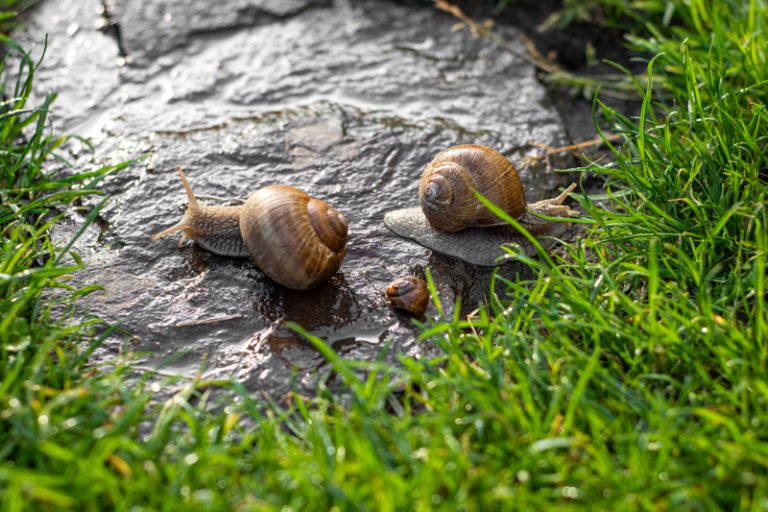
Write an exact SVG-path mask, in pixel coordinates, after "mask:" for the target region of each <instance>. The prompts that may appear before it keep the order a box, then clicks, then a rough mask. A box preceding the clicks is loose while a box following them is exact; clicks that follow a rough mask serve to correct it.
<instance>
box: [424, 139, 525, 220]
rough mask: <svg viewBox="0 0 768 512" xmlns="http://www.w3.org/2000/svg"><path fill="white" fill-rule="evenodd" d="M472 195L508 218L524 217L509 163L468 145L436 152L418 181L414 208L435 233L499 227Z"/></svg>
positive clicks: (495, 153) (519, 191) (518, 187)
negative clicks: (425, 219)
mask: <svg viewBox="0 0 768 512" xmlns="http://www.w3.org/2000/svg"><path fill="white" fill-rule="evenodd" d="M475 190H476V191H478V192H479V193H480V194H481V195H483V196H485V197H486V198H487V199H488V200H489V201H491V202H492V203H493V204H495V205H496V206H498V207H499V208H501V209H502V210H504V211H505V212H506V213H507V214H509V215H510V216H512V217H513V218H517V217H520V216H521V215H522V214H523V213H525V194H524V193H523V184H522V183H521V182H520V177H519V176H518V174H517V169H515V166H514V165H512V162H510V161H509V160H507V159H506V158H505V157H504V155H502V154H501V153H499V152H498V151H495V150H493V149H490V148H487V147H485V146H477V145H470V144H466V145H463V146H454V147H452V148H448V149H446V150H445V151H441V152H440V153H438V154H437V156H435V158H434V159H433V160H432V161H431V162H430V163H429V165H427V168H426V169H424V172H423V173H422V174H421V180H420V181H419V204H420V205H421V209H422V211H423V212H424V215H425V216H426V217H427V220H428V221H429V223H430V224H431V225H432V227H434V228H435V229H437V230H440V231H445V232H449V233H453V232H456V231H460V230H462V229H466V228H468V227H470V226H492V225H498V224H502V223H503V222H502V221H500V219H499V218H498V217H497V216H496V215H494V214H493V213H491V212H490V210H488V208H486V207H485V206H484V205H483V204H482V203H480V202H479V201H478V200H477V197H475V194H474V191H475Z"/></svg>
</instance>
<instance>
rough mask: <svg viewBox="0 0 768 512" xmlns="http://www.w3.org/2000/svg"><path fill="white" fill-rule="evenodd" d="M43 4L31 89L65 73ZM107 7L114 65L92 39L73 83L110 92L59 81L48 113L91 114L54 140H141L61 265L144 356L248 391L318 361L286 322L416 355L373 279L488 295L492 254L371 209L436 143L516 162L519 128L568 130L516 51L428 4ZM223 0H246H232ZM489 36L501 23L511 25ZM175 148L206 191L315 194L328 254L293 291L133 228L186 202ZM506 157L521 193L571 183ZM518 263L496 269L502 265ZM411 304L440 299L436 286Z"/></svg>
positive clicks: (109, 148)
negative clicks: (479, 256)
mask: <svg viewBox="0 0 768 512" xmlns="http://www.w3.org/2000/svg"><path fill="white" fill-rule="evenodd" d="M62 3H65V2H62ZM57 5H59V2H52V1H49V2H47V3H44V4H43V5H42V6H41V7H40V9H39V11H38V17H40V19H38V18H35V23H36V24H38V25H37V26H39V27H44V28H42V29H41V30H46V31H48V32H51V33H52V34H53V35H52V38H56V40H57V44H56V45H55V46H52V47H51V48H50V52H51V53H53V54H54V56H53V57H52V58H51V60H52V61H53V62H55V63H57V65H58V67H56V68H54V67H50V66H49V65H48V61H46V63H45V64H44V66H43V67H42V68H41V70H40V72H39V74H40V75H41V76H42V83H44V84H45V86H46V87H49V88H54V89H56V88H62V89H67V90H69V89H70V88H73V87H74V86H73V81H74V80H75V77H73V76H72V75H71V74H68V73H62V70H66V69H67V66H68V65H72V66H74V65H75V64H74V63H73V64H67V62H66V61H63V60H62V57H61V55H62V54H64V55H66V53H67V52H68V51H75V50H73V49H71V48H69V47H68V44H69V43H68V42H67V40H66V39H65V38H59V37H58V34H59V31H60V30H63V28H62V27H60V26H59V25H58V24H57V23H56V22H54V21H51V20H54V19H55V16H53V14H51V12H55V11H56V9H58V8H57V7H56V6H57ZM109 6H110V15H111V16H112V22H113V23H117V24H119V27H120V31H119V32H120V35H121V36H120V37H121V39H122V42H121V45H122V46H123V48H124V50H126V51H127V52H128V58H127V59H126V60H125V62H123V63H122V65H120V66H117V65H114V64H115V62H117V61H118V60H120V59H121V58H122V57H121V56H120V52H119V51H118V48H117V46H118V45H117V44H112V45H111V46H108V48H109V52H111V55H105V56H102V55H99V56H98V58H99V59H103V60H105V61H107V60H110V61H111V62H103V63H96V64H92V65H91V66H92V67H91V72H92V73H93V75H92V76H91V78H90V81H93V82H95V83H98V82H102V83H105V84H112V85H109V87H110V88H112V87H114V90H113V91H112V93H111V94H110V95H109V99H108V100H105V101H104V102H103V103H101V104H100V105H99V106H96V107H91V106H90V105H89V104H88V103H87V102H86V98H87V96H88V94H87V93H88V91H84V92H83V95H82V97H80V98H79V99H78V98H70V99H69V100H68V101H70V102H71V103H69V104H68V105H67V106H66V107H67V113H65V115H64V116H62V117H60V118H58V120H57V128H58V129H59V130H61V131H69V130H70V129H73V128H77V127H83V126H85V127H87V128H88V133H87V135H89V136H90V137H92V142H93V144H94V148H95V149H94V152H93V153H91V152H89V151H87V150H86V148H84V147H76V146H72V147H70V151H71V155H70V156H71V158H72V159H74V160H75V161H76V162H77V163H78V166H80V167H83V168H84V167H92V166H96V165H101V164H103V163H115V162H119V161H121V160H124V159H126V158H132V157H137V156H140V155H143V154H145V155H148V158H146V159H145V160H143V161H141V162H140V163H137V164H136V165H134V166H133V167H131V168H129V169H125V170H123V171H121V172H118V173H116V174H114V175H112V176H110V177H109V178H108V179H107V180H106V181H105V182H104V183H103V185H104V188H105V189H106V190H107V191H108V192H109V193H110V194H112V198H111V200H110V201H109V203H107V205H106V206H105V207H104V208H103V210H102V213H101V222H100V224H99V225H94V226H92V227H91V228H90V229H89V230H88V231H87V232H86V233H85V235H84V236H83V237H82V238H81V239H80V240H79V241H78V244H77V249H78V251H79V252H80V254H81V255H82V256H83V258H84V259H85V261H86V262H87V263H88V267H87V268H86V270H84V271H83V272H81V273H80V274H79V275H78V277H77V283H78V284H90V283H99V284H101V285H103V287H104V289H103V290H102V291H100V292H98V293H95V294H93V295H91V296H90V298H89V302H88V308H89V311H90V312H92V313H95V314H98V315H99V316H101V317H103V318H105V319H106V320H107V321H110V322H116V323H119V324H120V326H121V327H122V328H123V329H125V330H126V331H128V332H130V333H132V335H133V337H132V338H131V339H130V348H131V349H133V350H135V351H136V352H139V353H142V354H143V357H142V359H141V361H140V366H141V367H143V368H149V369H152V370H154V371H160V372H167V373H173V374H178V373H180V374H194V373H195V372H196V371H198V369H199V368H200V367H201V365H202V361H203V360H204V359H205V368H206V375H208V376H210V377H224V376H234V377H236V378H238V379H239V380H241V381H242V382H244V383H245V384H246V385H247V386H248V387H249V388H250V389H253V390H260V391H267V392H270V393H275V394H280V393H283V392H285V391H287V390H288V389H290V388H292V387H297V388H299V389H305V388H307V389H308V388H311V387H312V386H313V385H314V382H315V379H316V375H317V372H318V371H321V372H322V371H326V370H327V365H326V363H325V361H324V360H323V359H322V357H320V356H319V354H318V353H317V352H316V351H314V350H313V349H312V348H311V347H310V346H309V344H308V343H307V342H306V341H304V340H303V339H302V338H301V337H300V336H298V335H297V334H295V333H294V332H293V331H291V330H290V329H288V328H287V327H286V325H285V324H286V322H296V323H298V324H300V325H301V326H303V327H304V328H305V329H307V330H308V331H310V332H312V333H314V334H315V335H317V336H318V337H320V338H322V339H324V340H325V341H326V342H327V343H329V344H330V345H331V346H332V347H334V349H336V350H337V351H338V352H339V353H340V354H341V355H343V356H344V357H347V358H354V359H362V360H373V359H376V358H378V357H379V356H380V355H381V354H382V353H386V354H388V355H387V356H386V357H385V360H389V361H392V362H394V361H395V360H396V356H397V354H410V355H428V354H430V353H433V351H434V350H435V348H434V347H433V346H432V345H431V344H429V343H420V342H417V340H416V332H417V331H416V330H415V328H414V327H413V324H412V321H411V319H410V318H409V317H407V316H405V315H402V314H400V313H398V312H395V311H393V310H391V309H390V308H389V307H388V306H387V305H386V303H385V300H384V296H383V291H384V288H386V285H387V283H388V282H390V281H391V280H393V279H394V278H396V277H399V276H402V275H407V274H409V273H411V272H412V269H413V267H414V266H416V267H422V268H428V269H429V270H430V272H431V273H432V275H433V277H434V279H435V282H436V285H437V288H438V292H439V294H440V296H441V300H442V304H443V306H444V308H445V311H444V314H445V315H451V314H452V312H453V304H454V303H455V301H456V300H457V299H461V301H462V304H464V306H465V308H469V309H471V308H473V307H474V306H476V305H477V304H478V303H479V302H481V301H482V300H484V299H485V298H487V296H488V293H489V290H488V283H489V278H490V275H491V270H489V269H487V268H480V267H475V266H472V265H469V264H466V263H464V262H461V261H458V260H455V259H451V258H448V257H444V256H440V255H437V254H433V253H432V252H431V251H429V250H428V249H426V248H424V247H421V246H419V245H417V244H414V243H411V242H409V241H407V240H405V239H402V238H399V237H396V236H394V235H393V234H392V233H391V232H390V231H389V230H388V229H387V228H386V227H385V226H384V224H383V218H384V214H385V213H386V212H388V211H391V210H394V209H398V208H406V207H410V206H415V205H416V198H417V190H418V178H419V176H420V174H421V171H422V169H423V168H424V166H425V165H426V164H427V162H429V160H430V159H431V158H432V157H433V156H434V154H436V153H437V152H438V151H440V150H441V149H444V148H446V147H448V146H451V145H455V144H463V143H475V144H485V145H488V146H491V147H494V148H496V149H498V150H500V151H501V152H502V153H504V154H505V155H507V156H509V157H510V158H512V159H513V160H514V161H516V162H517V163H521V162H522V161H523V159H524V157H526V156H531V155H535V154H537V152H540V149H538V148H536V147H534V146H532V145H531V144H530V142H531V141H535V142H539V143H544V144H548V145H550V146H559V145H564V144H566V143H567V141H566V140H565V139H564V135H563V133H564V132H563V130H562V124H561V122H560V120H559V118H558V116H557V114H556V113H555V111H554V110H553V109H552V108H550V107H549V105H548V104H547V101H546V97H545V93H544V90H543V89H542V87H541V86H540V85H539V84H538V83H537V82H536V80H535V76H534V70H533V69H532V68H531V67H530V66H529V65H528V64H527V63H525V62H524V61H523V60H522V59H521V58H519V57H518V56H516V55H514V54H512V53H509V52H508V51H506V50H503V49H500V48H499V47H497V46H495V45H494V44H493V43H491V42H489V41H487V40H483V39H476V38H474V37H472V35H471V34H470V33H469V32H468V31H461V32H458V33H456V32H452V31H451V26H452V25H453V24H454V20H453V19H452V18H450V17H448V16H447V15H444V14H443V13H439V12H437V11H435V10H433V9H430V8H420V7H404V6H398V5H394V4H391V3H388V2H383V1H369V2H341V1H339V2H336V3H334V4H333V5H331V4H330V2H309V1H305V2H301V1H298V0H297V1H294V2H266V1H265V2H255V1H251V2H248V1H244V0H243V1H234V0H232V1H223V2H218V3H216V4H210V3H208V2H193V1H191V0H187V1H184V2H182V1H175V2H162V1H160V0H157V1H154V2H152V1H149V2H148V1H142V2H139V1H138V0H135V1H134V0H131V1H129V0H120V1H118V0H115V1H114V2H112V3H110V4H109ZM233 6H235V7H233ZM240 8H242V9H241V11H242V12H247V13H250V14H248V15H245V14H243V15H242V16H240V15H237V16H235V15H233V14H232V12H237V9H240ZM164 9H165V10H168V11H169V12H170V11H173V12H172V13H171V16H170V18H171V22H164V21H163V20H164V19H165V18H164V15H163V14H162V12H161V11H163V10H164ZM233 9H234V11H233ZM225 11H226V12H225ZM88 12H89V13H90V14H84V15H83V16H84V18H83V19H82V20H81V21H80V23H83V24H84V25H89V26H97V25H98V19H97V18H98V16H102V14H99V12H98V10H94V11H93V12H91V11H88ZM43 13H47V14H45V16H43ZM200 13H207V14H208V16H202V14H200ZM64 15H65V14H64V13H62V14H60V16H64ZM88 16H94V17H95V18H94V19H90V18H88ZM177 17H181V20H179V19H178V18H177ZM173 20H176V21H173ZM164 23H165V24H164ZM46 24H47V25H46ZM32 33H34V32H32ZM96 33H98V32H96ZM504 34H505V36H506V37H508V39H510V40H514V31H513V30H511V29H506V30H505V31H504ZM109 52H107V53H109ZM39 92H43V91H39ZM78 106H83V109H82V111H77V110H76V108H77V107H78ZM70 109H71V112H70ZM176 165H181V166H182V167H183V168H184V169H185V171H186V173H187V177H188V179H189V181H190V183H191V186H192V188H193V190H194V191H195V193H196V194H197V195H198V196H208V199H202V202H203V203H207V204H219V203H221V202H222V201H223V200H224V199H225V198H239V199H245V198H246V197H247V196H248V195H249V194H250V193H251V192H253V191H255V190H257V189H258V188H260V187H263V186H266V185H271V184H287V185H293V186H296V187H299V188H301V189H303V190H305V191H307V192H309V193H310V194H311V195H313V196H315V197H318V198H319V199H322V200H324V201H327V202H328V203H330V204H331V205H332V206H334V207H335V208H337V209H338V210H339V211H341V212H342V213H343V214H344V215H346V217H347V218H348V221H349V226H350V235H349V244H348V250H347V255H346V258H345V260H344V264H343V265H342V267H341V270H340V271H339V272H338V273H337V274H336V275H334V276H333V277H332V278H331V279H330V281H328V282H327V283H325V284H323V285H321V286H320V287H318V288H316V289H314V290H311V291H304V292H298V291H292V290H287V289H285V288H283V287H281V286H279V285H277V284H275V283H273V282H271V281H270V280H269V279H268V278H267V277H265V276H264V275H263V274H262V273H261V272H260V271H259V270H257V269H256V268H255V267H254V266H253V264H252V263H251V262H250V260H249V259H245V258H243V259H237V258H226V257H220V256H216V255H213V254H211V253H208V252H206V251H204V250H203V249H201V248H200V247H198V246H197V245H196V244H194V243H192V244H187V245H185V246H184V247H182V248H179V247H178V246H177V241H178V238H177V237H175V236H169V237H167V238H163V239H161V240H158V241H156V242H152V241H150V240H149V236H150V235H151V234H152V233H155V232H158V231H161V230H162V229H164V228H166V227H168V226H170V225H172V224H175V223H176V222H177V221H178V220H179V218H180V217H181V215H182V213H183V211H184V208H185V206H186V197H185V194H184V190H183V187H182V184H181V181H180V180H179V177H178V175H177V174H176V172H175V170H174V169H175V166H176ZM519 167H520V168H521V179H522V181H523V184H524V186H525V188H526V191H527V196H528V199H529V201H535V200H537V199H540V198H543V197H544V196H546V195H547V194H548V193H549V192H551V191H552V190H553V189H554V188H556V187H557V186H558V185H560V184H562V183H563V182H565V181H568V180H567V179H565V177H564V176H561V175H557V174H555V173H552V172H548V171H547V170H546V169H545V168H544V165H543V163H542V161H540V162H539V165H538V166H536V167H531V166H526V165H520V166H519ZM216 198H222V199H216ZM95 203H96V199H93V200H91V202H90V203H89V204H91V205H93V204H95ZM81 222H82V217H80V216H79V215H78V214H77V213H74V212H72V213H71V215H70V216H69V218H68V222H67V223H65V224H64V225H62V226H61V227H60V228H59V229H58V231H57V233H56V236H57V237H58V239H60V240H62V241H65V240H67V239H68V238H69V237H70V236H71V234H72V233H74V232H75V231H76V230H77V229H78V226H79V224H80V223H81ZM521 271H522V269H521V268H519V267H514V266H513V265H507V266H506V267H505V268H504V269H503V272H504V273H505V274H506V275H508V276H509V277H514V276H515V275H517V274H518V273H520V272H521ZM469 309H468V310H469ZM426 315H427V319H429V318H435V317H437V316H438V312H437V311H436V309H435V307H434V305H433V304H430V306H429V308H428V310H427V313H426ZM124 342H125V339H124V338H122V337H120V336H118V335H115V336H113V337H111V338H110V339H109V340H108V341H107V343H105V345H104V346H103V347H102V348H101V349H100V351H99V352H98V353H97V354H96V356H97V357H99V358H102V359H106V358H109V357H112V355H113V354H114V353H115V352H117V351H118V350H121V347H122V344H123V343H124Z"/></svg>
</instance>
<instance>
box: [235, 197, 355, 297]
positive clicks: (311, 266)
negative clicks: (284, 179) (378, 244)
mask: <svg viewBox="0 0 768 512" xmlns="http://www.w3.org/2000/svg"><path fill="white" fill-rule="evenodd" d="M347 231H348V225H347V219H346V218H345V217H344V216H343V215H342V214H340V213H339V212H338V211H337V210H336V209H335V208H333V207H331V206H330V205H328V204H327V203H325V202H324V201H321V200H319V199H314V198H311V197H310V196H309V194H307V193H306V192H304V191H302V190H299V189H297V188H294V187H289V186H286V185H273V186H269V187H264V188H262V189H259V190H257V191H256V192H254V193H253V194H251V197H249V198H248V200H247V201H246V202H245V204H244V205H243V211H242V213H241V215H240V232H241V233H242V235H243V239H244V240H245V246H246V247H247V248H248V252H249V253H250V255H251V258H253V261H254V262H255V263H256V266H257V267H259V268H260V269H261V271H262V272H264V273H265V274H267V276H269V277H270V278H272V279H273V280H275V281H277V282H278V283H280V284H282V285H283V286H286V287H288V288H293V289H295V290H304V289H306V288H312V287H315V286H317V285H318V284H320V283H322V282H324V281H326V280H327V279H328V278H329V277H331V276H332V275H333V274H335V273H336V271H337V270H338V269H339V267H340V266H341V262H342V261H343V260H344V255H345V254H346V245H347Z"/></svg>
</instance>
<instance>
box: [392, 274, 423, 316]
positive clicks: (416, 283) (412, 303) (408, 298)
mask: <svg viewBox="0 0 768 512" xmlns="http://www.w3.org/2000/svg"><path fill="white" fill-rule="evenodd" d="M386 295H387V302H388V303H389V305H390V306H392V307H394V308H398V309H403V310H405V311H407V312H409V313H412V314H414V315H416V316H421V315H423V314H424V311H426V310H427V303H428V302H429V290H427V283H425V282H424V280H423V279H420V278H418V277H415V276H408V277H399V278H397V279H395V280H394V281H392V282H391V283H389V286H387V289H386Z"/></svg>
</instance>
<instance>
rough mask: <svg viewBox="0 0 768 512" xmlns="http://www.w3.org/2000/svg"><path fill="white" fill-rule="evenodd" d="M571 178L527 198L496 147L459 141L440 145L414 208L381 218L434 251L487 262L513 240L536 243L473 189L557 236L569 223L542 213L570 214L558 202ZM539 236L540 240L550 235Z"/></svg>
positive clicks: (528, 246)
mask: <svg viewBox="0 0 768 512" xmlns="http://www.w3.org/2000/svg"><path fill="white" fill-rule="evenodd" d="M575 187H576V184H573V185H571V186H570V187H568V188H567V189H566V190H565V191H564V192H563V193H561V194H560V195H558V196H557V197H555V198H552V199H545V200H543V201H538V202H536V203H532V204H527V203H526V201H525V193H524V191H523V186H522V183H521V181H520V177H519V175H518V173H517V169H515V166H514V165H512V163H511V162H510V161H509V160H507V159H506V158H505V157H504V156H503V155H502V154H501V153H499V152H498V151H495V150H493V149H491V148H488V147H485V146H479V145H472V144H466V145H460V146H454V147H452V148H449V149H446V150H444V151H441V152H440V153H438V154H437V156H435V158H434V159H433V160H432V162H430V163H429V164H428V165H427V167H426V169H424V172H423V173H422V176H421V181H420V182H419V203H420V208H406V209H401V210H396V211H393V212H389V213H387V214H386V215H385V216H384V224H385V225H386V226H387V227H388V228H390V229H391V230H392V231H394V232H395V233H396V234H398V235H400V236H403V237H405V238H410V239H412V240H414V241H416V242H417V243H419V244H421V245H423V246H425V247H428V248H430V249H432V250H434V251H436V252H439V253H442V254H446V255H448V256H453V257H456V258H459V259H462V260H464V261H467V262H469V263H472V264H474V265H482V266H493V265H497V264H498V263H499V261H500V260H501V259H503V258H505V257H506V256H507V255H508V254H507V252H506V251H505V250H504V249H503V248H502V247H504V246H510V245H511V244H516V245H518V246H519V247H520V248H521V249H522V250H523V251H524V252H525V253H526V254H527V255H534V254H536V252H537V248H536V247H535V246H534V245H533V244H532V243H530V241H529V240H528V239H527V238H525V237H524V236H523V235H522V234H521V233H520V232H518V231H517V230H516V229H514V228H513V227H512V226H510V225H508V224H506V223H505V222H504V221H502V220H501V219H499V218H498V217H497V216H496V215H494V214H493V213H492V212H491V211H490V210H488V208H486V207H485V205H483V204H482V203H480V202H479V201H478V200H477V197H476V196H475V194H474V191H477V192H478V193H479V194H481V195H482V196H484V197H486V198H487V199H489V200H490V201H491V202H492V203H494V204H495V205H496V206H498V207H499V208H501V209H502V210H503V211H504V212H506V213H507V214H508V215H509V216H511V217H512V218H514V219H515V220H516V221H517V222H518V223H520V224H521V225H522V226H523V227H525V229H527V230H528V231H529V232H530V233H532V234H534V235H546V236H551V237H554V236H559V235H561V234H562V233H564V232H565V231H566V230H567V229H568V228H569V227H570V226H569V224H567V223H563V222H554V221H551V220H547V219H542V218H540V217H537V216H535V215H531V212H536V213H541V214H544V215H547V216H554V217H568V216H570V215H572V214H575V213H576V212H574V211H573V210H571V209H569V208H568V207H567V206H563V204H562V203H563V202H564V201H565V200H566V199H567V198H568V195H569V194H570V193H571V192H572V191H573V190H574V188H575ZM539 242H540V243H541V244H542V245H543V246H546V245H548V244H549V243H551V242H552V240H551V239H542V240H539Z"/></svg>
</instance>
